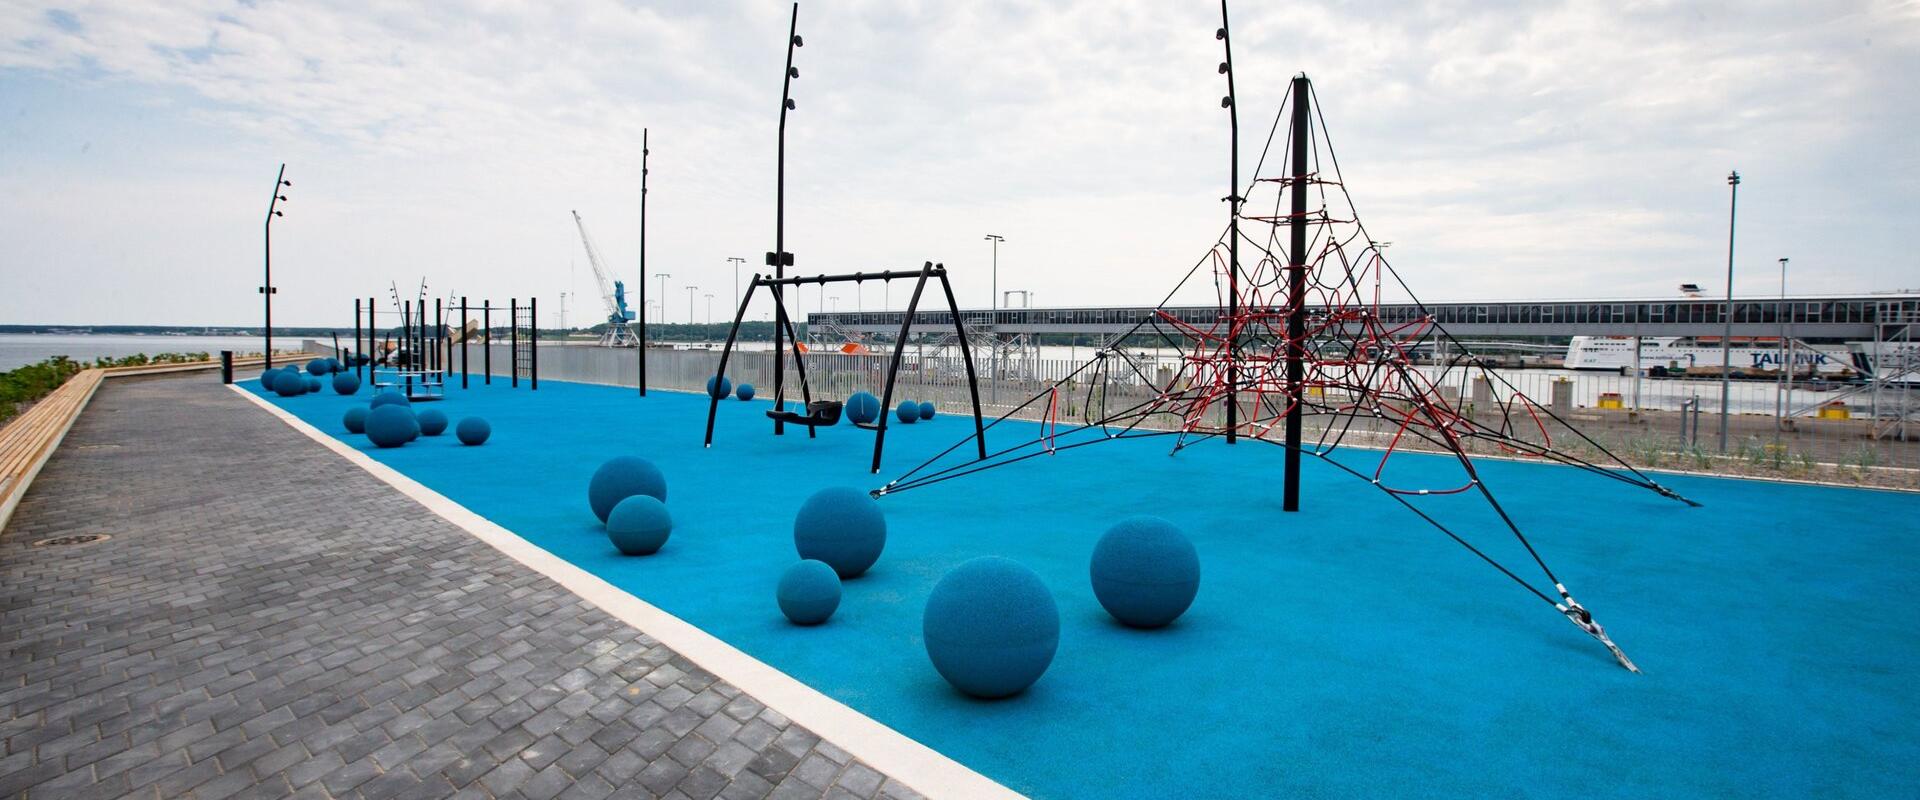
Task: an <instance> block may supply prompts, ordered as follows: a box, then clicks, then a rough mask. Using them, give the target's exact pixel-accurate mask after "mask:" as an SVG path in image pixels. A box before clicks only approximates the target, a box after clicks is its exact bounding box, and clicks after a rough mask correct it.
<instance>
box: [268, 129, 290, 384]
mask: <svg viewBox="0 0 1920 800" xmlns="http://www.w3.org/2000/svg"><path fill="white" fill-rule="evenodd" d="M292 185H293V181H290V180H287V165H286V164H284V163H283V164H281V165H280V173H279V174H278V175H275V176H273V199H271V200H268V201H267V225H266V250H265V251H264V252H265V254H266V262H265V264H264V266H263V268H262V273H263V277H262V278H261V280H260V296H261V297H262V299H264V300H265V302H266V328H265V330H264V331H263V333H264V334H265V336H266V344H265V345H264V347H265V350H266V353H265V355H266V362H267V363H266V366H267V368H268V369H272V368H273V296H274V295H275V294H278V293H279V292H280V289H279V288H278V287H275V286H274V285H273V218H274V217H279V216H284V215H283V214H282V213H281V212H280V203H281V202H282V201H284V200H286V199H287V196H286V195H284V194H281V193H280V190H281V189H282V188H283V187H288V186H292Z"/></svg>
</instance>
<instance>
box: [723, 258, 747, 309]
mask: <svg viewBox="0 0 1920 800" xmlns="http://www.w3.org/2000/svg"><path fill="white" fill-rule="evenodd" d="M727 260H728V261H730V262H732V263H733V304H734V305H735V306H738V305H740V265H741V264H745V263H747V260H746V259H744V258H741V257H739V256H733V257H731V258H728V259H727Z"/></svg>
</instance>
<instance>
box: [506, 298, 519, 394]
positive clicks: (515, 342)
mask: <svg viewBox="0 0 1920 800" xmlns="http://www.w3.org/2000/svg"><path fill="white" fill-rule="evenodd" d="M507 318H508V319H510V320H512V322H511V323H509V324H508V325H507V352H508V353H509V354H510V355H509V357H508V358H507V360H508V361H511V362H513V367H512V370H513V379H512V382H511V383H510V384H509V385H510V386H512V387H513V388H515V389H518V388H520V298H518V297H514V298H509V299H508V300H507Z"/></svg>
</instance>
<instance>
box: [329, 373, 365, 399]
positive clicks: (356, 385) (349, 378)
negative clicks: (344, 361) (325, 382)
mask: <svg viewBox="0 0 1920 800" xmlns="http://www.w3.org/2000/svg"><path fill="white" fill-rule="evenodd" d="M358 391H360V379H359V378H358V377H355V376H354V374H353V373H351V372H335V373H334V374H333V392H334V394H353V393H355V392H358Z"/></svg>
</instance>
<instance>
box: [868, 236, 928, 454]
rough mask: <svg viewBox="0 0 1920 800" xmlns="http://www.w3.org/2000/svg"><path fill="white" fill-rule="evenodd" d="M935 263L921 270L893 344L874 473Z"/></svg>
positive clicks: (876, 432)
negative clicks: (909, 337) (911, 334)
mask: <svg viewBox="0 0 1920 800" xmlns="http://www.w3.org/2000/svg"><path fill="white" fill-rule="evenodd" d="M931 272H933V262H931V261H929V262H927V263H926V266H924V267H921V268H920V280H919V281H918V282H916V283H914V284H913V297H912V299H909V300H908V301H907V315H906V317H905V318H904V319H902V320H901V321H900V338H898V339H896V340H894V342H893V364H892V365H891V366H889V367H888V368H887V383H886V386H885V387H883V388H881V390H880V424H878V425H875V426H874V429H873V471H874V472H876V473H877V472H879V471H880V449H881V448H882V447H883V446H885V444H886V441H887V417H888V416H889V415H890V414H892V413H893V382H894V380H895V379H897V378H898V377H899V376H900V357H901V356H903V355H905V354H906V352H907V333H908V332H910V331H912V330H913V314H914V310H915V309H918V308H919V307H920V291H921V290H922V289H925V288H927V275H928V274H929V273H931Z"/></svg>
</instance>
